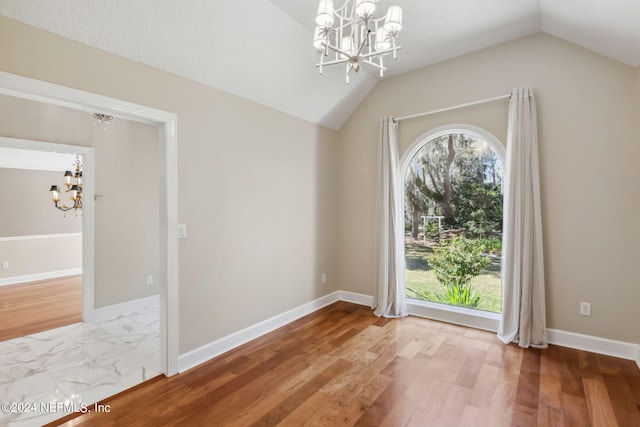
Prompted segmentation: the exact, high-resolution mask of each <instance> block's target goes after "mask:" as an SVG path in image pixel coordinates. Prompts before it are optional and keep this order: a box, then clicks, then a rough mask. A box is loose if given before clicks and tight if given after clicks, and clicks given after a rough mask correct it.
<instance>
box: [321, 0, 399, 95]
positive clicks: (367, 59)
mask: <svg viewBox="0 0 640 427" xmlns="http://www.w3.org/2000/svg"><path fill="white" fill-rule="evenodd" d="M377 1H378V0H345V2H344V4H343V5H342V6H340V7H339V8H337V9H334V7H333V0H320V4H319V6H318V13H317V15H316V24H317V27H316V30H315V33H314V37H313V47H314V48H315V49H316V53H317V54H320V62H319V63H318V64H316V67H318V68H319V71H320V74H322V67H324V66H329V65H336V64H346V72H345V77H346V81H347V83H349V74H350V73H351V71H352V70H353V71H355V72H356V73H357V72H358V71H360V67H361V64H363V63H364V64H368V65H371V66H373V67H375V68H377V69H378V70H380V77H383V75H384V70H385V69H386V68H385V66H384V56H385V55H386V54H388V53H392V54H393V59H396V58H397V53H396V51H397V50H398V49H400V46H397V45H396V37H397V36H398V35H399V34H400V30H401V29H402V8H401V7H400V6H390V7H389V9H388V10H387V13H386V15H385V16H383V17H381V18H376V17H375V15H374V13H375V10H376V2H377ZM329 51H331V52H332V53H334V54H335V56H334V59H333V60H329V61H327V62H325V57H327V56H329Z"/></svg>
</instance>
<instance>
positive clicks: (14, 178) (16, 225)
mask: <svg viewBox="0 0 640 427" xmlns="http://www.w3.org/2000/svg"><path fill="white" fill-rule="evenodd" d="M69 169H72V165H69ZM63 175H64V171H60V172H53V171H42V170H29V169H12V168H0V200H1V201H2V206H3V207H2V211H1V212H0V218H1V220H0V237H15V236H33V235H42V234H61V233H80V232H81V231H82V217H80V216H76V215H74V214H73V213H72V212H68V213H67V215H66V217H65V215H64V214H63V213H62V212H61V211H59V210H57V209H56V208H55V207H54V206H53V202H52V201H51V193H49V188H51V186H52V185H54V184H56V185H58V187H60V188H61V189H63V188H64V186H63V183H64V179H63ZM62 201H63V202H65V203H67V204H70V203H71V202H70V200H69V199H68V198H66V195H62Z"/></svg>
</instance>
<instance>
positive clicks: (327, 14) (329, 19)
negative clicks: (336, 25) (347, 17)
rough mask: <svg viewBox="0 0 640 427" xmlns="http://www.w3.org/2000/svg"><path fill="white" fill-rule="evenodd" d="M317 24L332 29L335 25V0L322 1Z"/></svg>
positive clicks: (319, 6) (317, 15)
mask: <svg viewBox="0 0 640 427" xmlns="http://www.w3.org/2000/svg"><path fill="white" fill-rule="evenodd" d="M316 24H318V25H319V26H321V27H323V28H331V26H332V25H333V0H320V4H319V5H318V13H317V14H316Z"/></svg>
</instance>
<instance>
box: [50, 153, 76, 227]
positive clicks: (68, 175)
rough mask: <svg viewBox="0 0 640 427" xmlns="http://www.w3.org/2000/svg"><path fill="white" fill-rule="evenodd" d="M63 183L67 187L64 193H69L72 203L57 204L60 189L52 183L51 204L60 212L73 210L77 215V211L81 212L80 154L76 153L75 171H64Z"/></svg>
mask: <svg viewBox="0 0 640 427" xmlns="http://www.w3.org/2000/svg"><path fill="white" fill-rule="evenodd" d="M72 178H74V179H75V183H72V182H71V179H72ZM64 180H65V182H64V185H65V186H66V187H67V188H66V190H65V193H71V201H72V202H73V205H71V206H67V205H65V204H64V203H63V204H62V206H60V205H58V203H59V202H60V189H59V188H58V186H57V185H52V186H51V189H50V190H49V191H50V192H51V200H53V205H54V206H55V207H56V208H58V209H60V210H61V211H62V212H65V216H66V212H67V211H70V210H72V209H73V211H74V212H75V213H76V216H78V211H80V212H82V163H80V156H78V155H77V154H76V170H75V173H72V172H71V171H65V173H64Z"/></svg>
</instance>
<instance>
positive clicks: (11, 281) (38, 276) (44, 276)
mask: <svg viewBox="0 0 640 427" xmlns="http://www.w3.org/2000/svg"><path fill="white" fill-rule="evenodd" d="M77 274H82V268H81V267H79V268H69V269H67V270H58V271H47V272H44V273H35V274H26V275H24V276H13V277H5V278H3V279H0V286H5V285H17V284H18V283H27V282H37V281H39V280H49V279H56V278H58V277H64V276H75V275H77Z"/></svg>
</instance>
